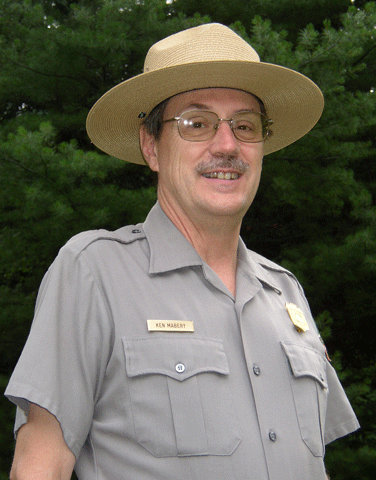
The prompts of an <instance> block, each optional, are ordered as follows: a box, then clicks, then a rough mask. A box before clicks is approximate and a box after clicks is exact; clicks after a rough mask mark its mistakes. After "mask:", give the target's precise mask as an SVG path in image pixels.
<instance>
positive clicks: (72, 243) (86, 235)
mask: <svg viewBox="0 0 376 480" xmlns="http://www.w3.org/2000/svg"><path fill="white" fill-rule="evenodd" d="M143 238H145V233H144V230H143V228H142V224H138V225H127V226H125V227H122V228H119V229H118V230H115V231H110V230H104V229H100V230H87V231H85V232H81V233H78V234H77V235H74V236H73V237H72V238H71V239H70V240H68V242H67V243H66V244H65V246H64V247H66V248H73V249H74V250H76V251H82V250H85V249H86V248H87V247H89V246H90V245H92V244H93V243H94V242H98V241H115V242H119V243H124V244H128V243H132V242H135V241H136V240H140V239H143Z"/></svg>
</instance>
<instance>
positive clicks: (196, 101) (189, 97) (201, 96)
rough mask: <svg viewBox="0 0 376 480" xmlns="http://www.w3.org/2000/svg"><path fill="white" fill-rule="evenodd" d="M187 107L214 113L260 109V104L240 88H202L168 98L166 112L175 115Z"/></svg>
mask: <svg viewBox="0 0 376 480" xmlns="http://www.w3.org/2000/svg"><path fill="white" fill-rule="evenodd" d="M189 108H202V109H206V110H213V111H215V112H216V113H221V112H226V113H233V112H236V111H240V110H256V111H260V104H259V102H258V100H257V99H256V98H255V97H254V96H253V95H251V94H250V93H248V92H244V91H242V90H235V89H232V88H204V89H200V90H192V91H189V92H184V93H180V94H178V95H175V96H174V97H172V98H170V100H169V102H168V104H167V107H166V113H167V115H170V114H172V115H177V114H178V113H180V112H182V111H183V110H186V109H189ZM219 110H220V112H219Z"/></svg>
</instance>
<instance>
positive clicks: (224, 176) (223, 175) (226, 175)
mask: <svg viewBox="0 0 376 480" xmlns="http://www.w3.org/2000/svg"><path fill="white" fill-rule="evenodd" d="M240 175H241V174H239V173H236V172H209V173H203V174H202V176H203V177H205V178H217V179H218V180H237V179H238V178H239V177H240Z"/></svg>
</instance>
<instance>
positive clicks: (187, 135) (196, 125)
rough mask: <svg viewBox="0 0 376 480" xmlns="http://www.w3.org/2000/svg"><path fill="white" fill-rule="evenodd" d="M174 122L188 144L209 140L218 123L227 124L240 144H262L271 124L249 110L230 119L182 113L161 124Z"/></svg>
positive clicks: (215, 131) (193, 112) (198, 112)
mask: <svg viewBox="0 0 376 480" xmlns="http://www.w3.org/2000/svg"><path fill="white" fill-rule="evenodd" d="M174 121H176V122H178V131H179V134H180V136H181V138H183V139H184V140H188V141H189V142H205V141H206V140H210V139H211V138H213V137H214V135H215V134H216V133H217V130H218V128H219V123H220V122H227V123H228V124H229V125H230V128H231V130H232V133H233V134H234V136H235V138H237V139H238V140H240V141H241V142H246V143H258V142H263V141H264V140H265V139H266V138H267V137H268V136H269V135H271V133H272V132H271V130H270V126H271V125H272V123H273V122H272V120H269V119H268V118H267V117H266V115H264V114H263V113H258V112H252V111H251V110H244V111H241V112H237V113H235V115H233V117H232V118H230V119H226V118H219V117H218V115H217V114H216V113H214V112H208V111H206V110H190V111H188V112H184V113H182V114H181V115H180V117H174V118H169V119H167V120H164V121H163V123H167V122H174Z"/></svg>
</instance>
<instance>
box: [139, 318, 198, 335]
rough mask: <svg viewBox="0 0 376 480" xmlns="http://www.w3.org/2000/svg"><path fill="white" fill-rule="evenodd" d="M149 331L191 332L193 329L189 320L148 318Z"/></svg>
mask: <svg viewBox="0 0 376 480" xmlns="http://www.w3.org/2000/svg"><path fill="white" fill-rule="evenodd" d="M147 325H148V331H149V332H180V333H191V332H194V331H195V328H194V326H193V322H191V321H189V320H148V321H147Z"/></svg>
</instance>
